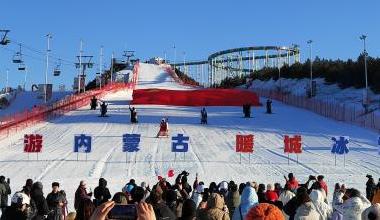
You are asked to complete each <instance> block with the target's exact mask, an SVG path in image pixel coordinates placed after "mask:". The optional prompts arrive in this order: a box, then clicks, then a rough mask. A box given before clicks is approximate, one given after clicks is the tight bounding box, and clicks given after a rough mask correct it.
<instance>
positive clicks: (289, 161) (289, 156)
mask: <svg viewBox="0 0 380 220" xmlns="http://www.w3.org/2000/svg"><path fill="white" fill-rule="evenodd" d="M288 165H290V155H289V153H288Z"/></svg>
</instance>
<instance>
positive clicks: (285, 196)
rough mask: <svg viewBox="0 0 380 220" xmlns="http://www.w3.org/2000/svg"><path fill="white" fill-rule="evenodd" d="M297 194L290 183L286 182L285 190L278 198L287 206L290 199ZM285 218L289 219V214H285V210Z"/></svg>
mask: <svg viewBox="0 0 380 220" xmlns="http://www.w3.org/2000/svg"><path fill="white" fill-rule="evenodd" d="M294 196H296V194H294V193H293V192H292V191H291V190H290V187H289V185H288V184H285V186H284V190H283V191H282V192H281V194H280V197H279V198H278V201H281V202H282V205H283V206H285V205H286V204H287V203H288V202H289V200H291V199H292V198H293V197H294ZM283 214H284V217H285V219H286V220H287V219H289V216H288V215H287V214H285V212H284V211H283Z"/></svg>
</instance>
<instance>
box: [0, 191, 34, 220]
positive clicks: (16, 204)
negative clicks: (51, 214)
mask: <svg viewBox="0 0 380 220" xmlns="http://www.w3.org/2000/svg"><path fill="white" fill-rule="evenodd" d="M11 201H12V204H11V206H10V207H9V208H7V209H6V210H5V212H4V213H3V214H2V216H1V220H15V219H17V220H26V219H28V218H29V217H28V209H29V205H30V198H29V196H27V195H26V194H25V193H21V192H17V193H15V194H14V195H13V196H12V199H11Z"/></svg>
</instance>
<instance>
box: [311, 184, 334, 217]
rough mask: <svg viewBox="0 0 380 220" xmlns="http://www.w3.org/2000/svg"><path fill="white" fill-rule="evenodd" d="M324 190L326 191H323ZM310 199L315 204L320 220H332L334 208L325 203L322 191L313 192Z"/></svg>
mask: <svg viewBox="0 0 380 220" xmlns="http://www.w3.org/2000/svg"><path fill="white" fill-rule="evenodd" d="M322 190H324V189H322ZM310 199H311V201H312V202H313V204H314V206H315V208H316V210H317V212H318V213H319V215H320V218H319V219H320V220H325V219H331V216H332V211H333V210H332V208H331V206H329V205H327V203H325V198H324V195H323V193H322V191H320V190H315V189H314V190H312V191H311V193H310Z"/></svg>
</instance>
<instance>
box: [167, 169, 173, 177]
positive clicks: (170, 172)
mask: <svg viewBox="0 0 380 220" xmlns="http://www.w3.org/2000/svg"><path fill="white" fill-rule="evenodd" d="M173 176H174V170H173V169H170V170H168V177H173Z"/></svg>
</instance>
